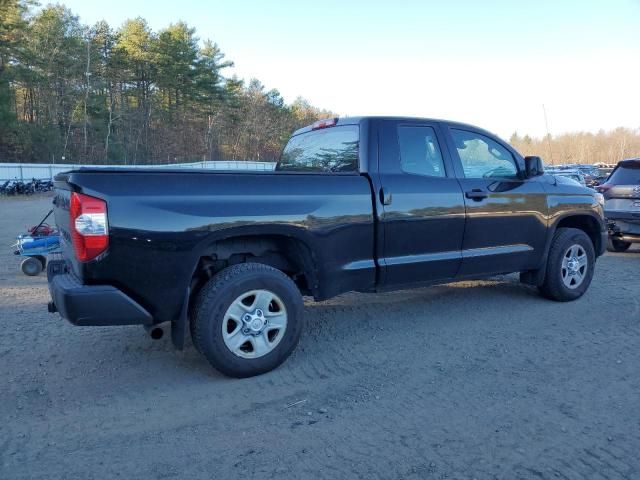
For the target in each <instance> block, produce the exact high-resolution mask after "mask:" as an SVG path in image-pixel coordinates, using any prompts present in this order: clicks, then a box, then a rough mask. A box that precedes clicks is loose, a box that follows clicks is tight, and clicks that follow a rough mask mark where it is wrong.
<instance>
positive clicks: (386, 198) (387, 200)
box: [380, 188, 393, 205]
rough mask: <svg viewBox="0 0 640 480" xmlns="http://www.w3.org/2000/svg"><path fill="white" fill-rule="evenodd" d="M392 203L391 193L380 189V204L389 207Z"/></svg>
mask: <svg viewBox="0 0 640 480" xmlns="http://www.w3.org/2000/svg"><path fill="white" fill-rule="evenodd" d="M392 201H393V195H391V192H389V191H388V190H385V189H384V188H381V189H380V203H381V204H382V205H391V202H392Z"/></svg>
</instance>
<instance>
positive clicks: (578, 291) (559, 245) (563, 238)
mask: <svg viewBox="0 0 640 480" xmlns="http://www.w3.org/2000/svg"><path fill="white" fill-rule="evenodd" d="M572 245H579V246H580V247H582V249H584V252H585V254H586V257H587V270H586V272H585V276H584V279H583V280H582V283H580V285H578V286H577V287H575V288H569V287H568V286H567V285H565V283H564V281H563V272H562V270H563V268H562V260H563V257H564V256H565V254H566V252H567V251H568V249H569V248H570V247H571V246H572ZM595 263H596V256H595V251H594V248H593V243H591V239H590V238H589V236H588V235H587V234H586V233H584V232H583V231H582V230H578V229H577V228H559V229H558V230H557V231H556V233H555V234H554V236H553V240H552V241H551V247H550V249H549V255H548V257H547V271H546V274H545V278H544V282H543V284H542V285H541V286H540V287H539V289H540V293H541V294H542V295H543V296H544V297H545V298H548V299H550V300H555V301H557V302H570V301H572V300H576V299H578V298H580V297H581V296H582V295H584V292H586V291H587V289H588V288H589V285H590V284H591V280H592V279H593V272H594V267H595Z"/></svg>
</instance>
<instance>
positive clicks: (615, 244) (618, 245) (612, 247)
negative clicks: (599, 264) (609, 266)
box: [607, 237, 631, 252]
mask: <svg viewBox="0 0 640 480" xmlns="http://www.w3.org/2000/svg"><path fill="white" fill-rule="evenodd" d="M630 246H631V242H623V241H622V240H616V239H615V238H611V237H609V239H608V240H607V250H608V251H610V252H626V251H627V250H629V247H630Z"/></svg>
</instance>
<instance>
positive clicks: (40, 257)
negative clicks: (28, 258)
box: [33, 255, 47, 270]
mask: <svg viewBox="0 0 640 480" xmlns="http://www.w3.org/2000/svg"><path fill="white" fill-rule="evenodd" d="M33 258H37V259H38V260H39V261H40V263H41V264H42V269H43V270H45V269H46V268H47V257H45V256H44V255H36V256H35V257H33Z"/></svg>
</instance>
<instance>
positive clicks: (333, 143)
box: [276, 125, 360, 173]
mask: <svg viewBox="0 0 640 480" xmlns="http://www.w3.org/2000/svg"><path fill="white" fill-rule="evenodd" d="M359 132H360V129H359V127H358V126H357V125H337V126H335V127H328V128H323V129H319V130H312V131H310V132H305V133H301V134H299V135H296V136H295V137H292V138H291V139H290V140H289V142H288V143H287V146H286V147H284V150H283V152H282V156H281V157H280V161H278V163H277V164H276V171H281V172H309V173H344V172H347V173H353V172H358V148H359V142H360V133H359Z"/></svg>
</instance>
